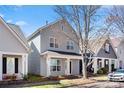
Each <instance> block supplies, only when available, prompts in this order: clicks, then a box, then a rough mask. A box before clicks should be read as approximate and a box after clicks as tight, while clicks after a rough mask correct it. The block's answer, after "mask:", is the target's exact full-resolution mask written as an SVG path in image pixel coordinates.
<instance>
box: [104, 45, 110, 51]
mask: <svg viewBox="0 0 124 93" xmlns="http://www.w3.org/2000/svg"><path fill="white" fill-rule="evenodd" d="M104 48H105V52H106V53H109V52H110V44H109V43H105V47H104Z"/></svg>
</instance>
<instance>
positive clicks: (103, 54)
mask: <svg viewBox="0 0 124 93" xmlns="http://www.w3.org/2000/svg"><path fill="white" fill-rule="evenodd" d="M106 42H109V41H106ZM97 57H103V58H115V59H116V58H117V56H116V54H115V52H114V50H113V48H112V45H111V43H110V53H106V52H105V50H104V45H103V46H102V48H101V49H100V50H99V52H98V54H97Z"/></svg>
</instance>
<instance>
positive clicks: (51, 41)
mask: <svg viewBox="0 0 124 93" xmlns="http://www.w3.org/2000/svg"><path fill="white" fill-rule="evenodd" d="M50 47H53V48H58V43H57V40H56V39H55V38H54V37H51V38H50Z"/></svg>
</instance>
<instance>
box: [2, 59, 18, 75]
mask: <svg viewBox="0 0 124 93" xmlns="http://www.w3.org/2000/svg"><path fill="white" fill-rule="evenodd" d="M2 68H3V74H9V75H12V74H15V73H18V69H19V68H18V58H14V57H3V67H2Z"/></svg>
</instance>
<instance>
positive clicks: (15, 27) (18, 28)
mask: <svg viewBox="0 0 124 93" xmlns="http://www.w3.org/2000/svg"><path fill="white" fill-rule="evenodd" d="M7 24H8V25H9V26H10V27H11V28H12V29H13V30H14V31H15V32H16V33H17V34H18V36H19V37H20V38H21V39H22V40H23V42H24V43H25V44H26V45H27V46H28V47H29V45H28V42H27V39H26V38H25V35H24V34H23V33H22V31H21V29H20V27H19V26H18V25H15V24H10V23H7Z"/></svg>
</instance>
